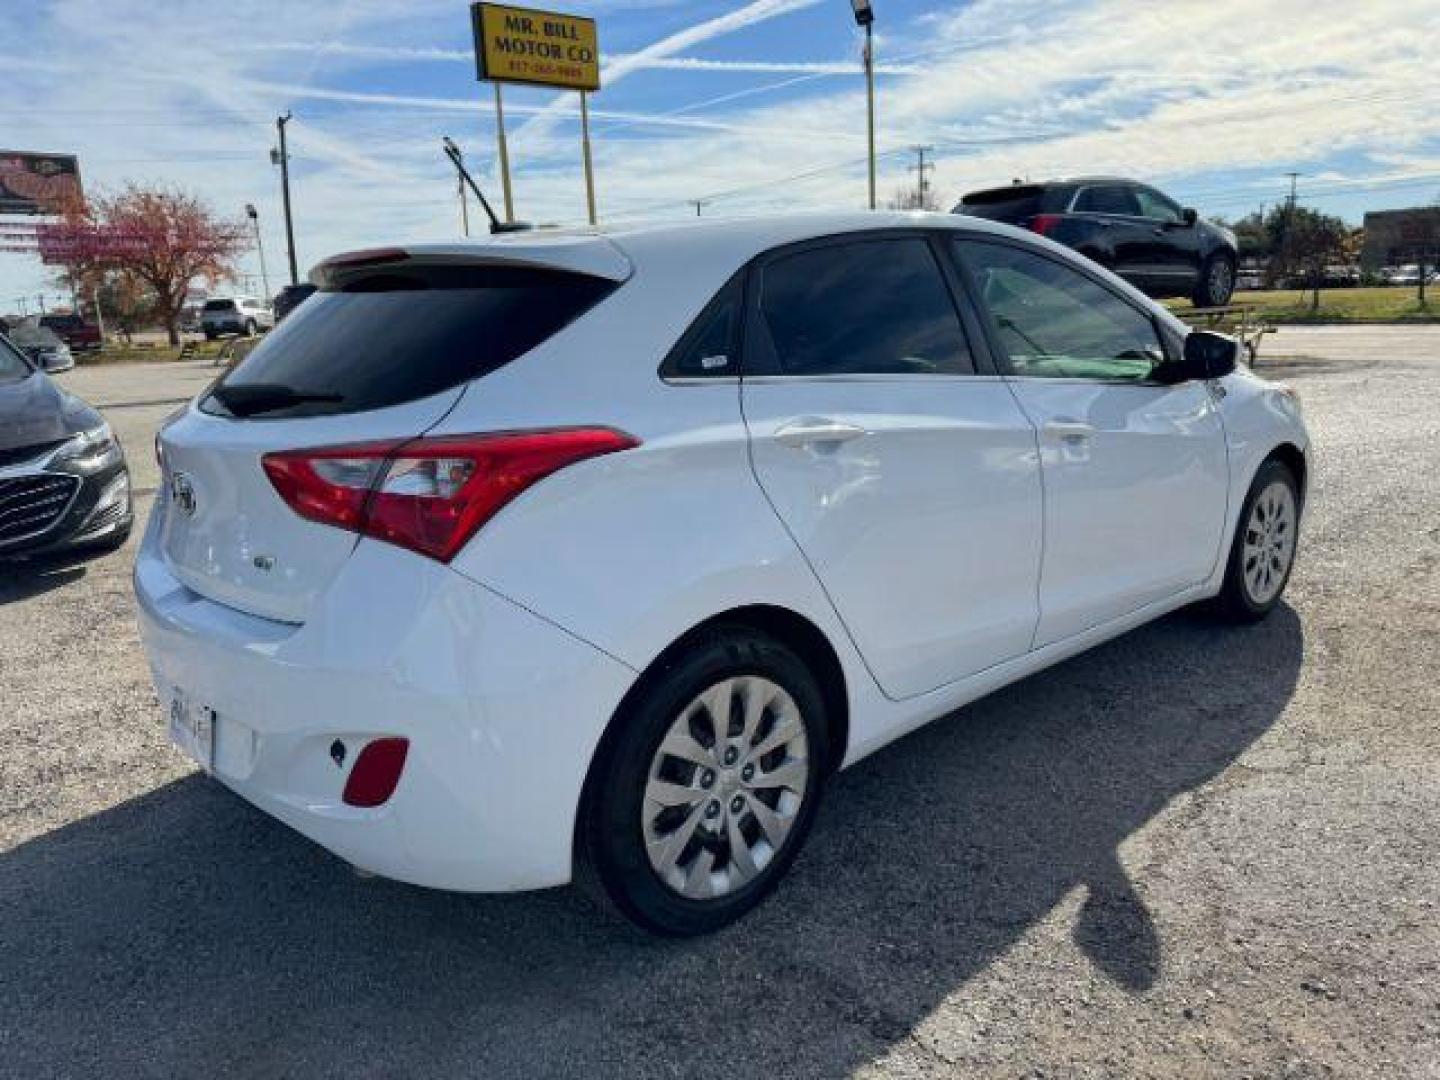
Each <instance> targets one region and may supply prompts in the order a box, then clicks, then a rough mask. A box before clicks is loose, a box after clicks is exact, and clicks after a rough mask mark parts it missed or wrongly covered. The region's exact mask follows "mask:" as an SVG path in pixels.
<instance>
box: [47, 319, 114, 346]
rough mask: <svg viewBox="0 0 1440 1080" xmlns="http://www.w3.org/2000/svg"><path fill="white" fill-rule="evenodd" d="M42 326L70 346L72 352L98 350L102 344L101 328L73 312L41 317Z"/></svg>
mask: <svg viewBox="0 0 1440 1080" xmlns="http://www.w3.org/2000/svg"><path fill="white" fill-rule="evenodd" d="M40 325H41V326H43V327H45V329H47V330H49V331H51V332H52V333H53V334H55V336H56V337H58V338H59V339H60V340H61V341H63V342H65V344H66V345H69V346H70V349H71V351H72V352H79V351H80V350H81V349H98V348H100V346H101V344H102V342H101V340H100V328H99V327H98V326H96V325H94V324H93V323H87V322H86V321H85V320H84V319H83V318H81V317H80V316H79V315H76V314H74V313H73V312H72V313H71V314H68V315H41V316H40Z"/></svg>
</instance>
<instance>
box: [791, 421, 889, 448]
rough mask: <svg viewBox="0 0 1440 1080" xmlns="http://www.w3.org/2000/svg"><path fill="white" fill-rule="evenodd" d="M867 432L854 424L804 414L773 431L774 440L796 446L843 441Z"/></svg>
mask: <svg viewBox="0 0 1440 1080" xmlns="http://www.w3.org/2000/svg"><path fill="white" fill-rule="evenodd" d="M868 434H869V432H868V431H866V430H865V429H864V428H863V427H859V426H857V425H855V424H846V423H843V422H841V421H839V420H831V419H828V418H826V417H823V416H805V417H802V418H801V419H799V420H792V421H790V422H789V423H788V424H785V425H783V426H781V427H780V428H779V429H777V430H776V432H775V441H776V442H778V443H780V445H782V446H793V447H796V448H800V447H806V446H813V445H818V444H822V443H845V442H849V441H850V440H851V439H858V438H860V437H861V436H862V435H868Z"/></svg>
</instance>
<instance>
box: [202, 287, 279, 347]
mask: <svg viewBox="0 0 1440 1080" xmlns="http://www.w3.org/2000/svg"><path fill="white" fill-rule="evenodd" d="M274 326H275V313H274V312H273V311H271V310H270V305H269V304H267V303H265V301H263V300H260V299H257V298H256V297H253V296H228V297H217V298H215V299H214V300H206V301H205V306H204V307H203V308H201V309H200V329H201V330H203V331H204V332H205V340H206V341H214V340H215V339H216V338H217V337H219V336H220V335H221V334H244V335H245V336H246V337H254V336H255V335H256V334H258V333H259V332H260V331H261V330H271V329H273V328H274Z"/></svg>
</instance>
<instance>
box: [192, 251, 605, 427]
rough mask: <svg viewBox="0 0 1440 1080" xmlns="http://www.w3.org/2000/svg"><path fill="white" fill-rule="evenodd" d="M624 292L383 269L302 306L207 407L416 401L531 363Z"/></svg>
mask: <svg viewBox="0 0 1440 1080" xmlns="http://www.w3.org/2000/svg"><path fill="white" fill-rule="evenodd" d="M615 288H616V283H615V282H613V281H607V280H604V279H602V278H595V277H590V276H588V275H583V274H573V273H566V272H563V271H556V270H540V269H532V268H524V267H496V266H428V267H427V266H407V267H402V268H399V269H395V268H391V269H388V270H377V271H376V272H374V273H372V274H369V275H368V276H362V277H359V278H351V279H349V280H346V281H345V282H344V284H343V286H341V287H340V288H339V289H338V290H336V289H329V288H326V289H321V290H320V291H319V292H317V293H315V295H314V296H312V297H310V298H309V299H308V300H306V301H305V303H303V304H301V305H300V306H299V307H297V308H296V309H295V310H294V312H293V313H292V314H290V315H289V316H287V317H286V319H285V321H284V322H282V323H280V325H279V327H278V328H277V329H275V330H273V331H271V332H270V333H269V334H267V335H266V336H265V339H264V341H263V342H261V344H260V345H259V346H258V347H257V348H256V349H255V350H254V351H253V352H251V353H250V355H249V356H248V357H246V359H245V360H244V361H243V362H242V363H241V364H240V365H239V366H238V367H236V368H235V370H234V371H232V372H231V373H230V374H229V375H227V376H226V377H225V378H224V379H223V380H221V382H220V383H218V384H217V385H216V387H215V388H214V389H213V390H212V391H211V393H210V395H209V396H208V397H207V399H206V400H205V402H204V403H203V404H202V407H203V408H204V409H205V410H206V411H207V412H213V413H217V414H219V415H247V416H263V417H264V418H281V417H298V416H328V415H333V414H337V413H352V412H363V411H366V410H369V409H380V408H385V407H387V406H390V405H399V404H402V403H404V402H407V401H416V400H419V399H420V398H424V397H429V396H430V395H431V394H438V393H440V392H441V391H442V390H448V389H450V388H451V387H454V386H459V385H460V384H461V383H464V382H469V381H470V380H472V379H477V378H479V377H480V376H482V375H487V374H489V373H490V372H492V371H495V370H496V369H497V368H499V367H502V366H503V365H505V364H508V363H509V362H510V361H512V360H514V359H516V358H517V357H520V356H523V355H524V354H525V353H527V352H529V351H530V350H531V349H533V348H535V347H536V346H537V345H539V344H540V343H541V342H543V341H545V340H546V339H547V338H549V337H551V336H552V335H554V334H555V333H556V332H558V331H559V330H561V329H562V328H563V327H565V326H567V325H568V324H569V323H571V322H572V321H574V320H575V319H577V318H578V317H579V316H580V315H582V314H584V313H585V312H586V311H588V310H589V309H590V308H591V307H593V306H594V305H595V304H597V303H599V302H600V300H602V299H603V298H604V297H605V296H607V295H609V293H610V292H612V291H613V290H614V289H615ZM227 391H233V392H232V393H230V394H229V395H228V396H229V397H230V399H231V404H233V405H234V406H235V407H233V408H231V407H228V406H227V404H226V399H227ZM257 402H259V403H261V405H259V406H257V404H256V403H257Z"/></svg>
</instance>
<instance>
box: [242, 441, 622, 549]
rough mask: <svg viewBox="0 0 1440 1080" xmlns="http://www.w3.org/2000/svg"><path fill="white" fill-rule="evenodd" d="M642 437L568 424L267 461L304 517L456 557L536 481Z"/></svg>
mask: <svg viewBox="0 0 1440 1080" xmlns="http://www.w3.org/2000/svg"><path fill="white" fill-rule="evenodd" d="M638 445H640V444H639V442H638V440H636V439H635V438H633V437H632V436H629V435H626V434H625V433H624V432H620V431H615V430H613V429H611V428H562V429H558V430H553V431H522V432H514V433H507V434H501V435H454V436H444V437H441V438H434V439H413V440H410V441H407V442H379V443H357V444H354V445H350V446H330V447H322V448H317V449H312V450H288V451H285V452H283V453H274V454H266V455H265V456H264V458H262V459H261V464H262V465H263V466H264V468H265V472H266V474H267V475H268V476H269V477H270V482H271V483H272V484H274V485H275V490H276V491H278V492H279V493H280V497H281V498H282V499H284V500H285V502H286V503H287V504H288V505H289V506H290V508H291V509H292V510H294V511H295V512H296V513H297V514H299V515H300V516H301V517H304V518H308V519H309V520H311V521H318V522H320V523H321V524H323V525H333V526H335V527H336V528H340V529H348V530H349V531H351V532H357V533H360V534H361V535H363V536H373V537H375V538H377V539H379V540H384V541H386V542H387V543H391V544H397V545H399V546H400V547H405V548H409V549H411V550H412V551H418V552H419V553H420V554H422V555H428V556H430V557H431V558H432V559H439V560H440V561H441V562H449V561H450V560H451V559H453V558H454V557H455V555H456V554H457V553H458V552H459V551H460V549H461V548H462V547H464V546H465V544H466V542H467V541H468V540H469V539H470V537H472V536H474V535H475V533H476V531H477V530H478V529H479V528H480V527H481V526H482V525H484V524H485V522H487V521H489V520H490V519H491V518H492V517H494V516H495V514H496V512H497V511H499V510H500V508H501V507H503V506H504V505H505V504H506V503H508V502H509V501H510V500H511V499H513V498H515V497H516V496H517V495H519V494H520V493H521V492H523V491H524V490H525V489H526V488H528V487H530V485H532V484H534V483H536V482H537V481H539V480H543V479H544V478H545V477H547V476H549V475H550V474H551V473H554V472H557V471H558V470H560V469H563V468H565V467H566V466H567V465H573V464H575V463H576V462H578V461H584V460H585V459H586V458H592V457H597V456H599V455H601V454H612V453H614V452H615V451H617V450H629V449H631V448H632V447H635V446H638Z"/></svg>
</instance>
